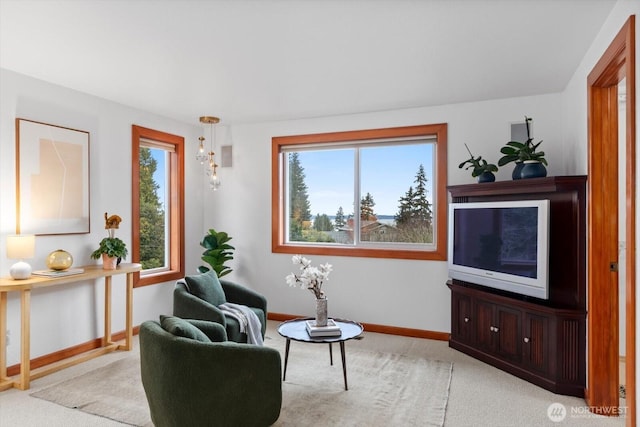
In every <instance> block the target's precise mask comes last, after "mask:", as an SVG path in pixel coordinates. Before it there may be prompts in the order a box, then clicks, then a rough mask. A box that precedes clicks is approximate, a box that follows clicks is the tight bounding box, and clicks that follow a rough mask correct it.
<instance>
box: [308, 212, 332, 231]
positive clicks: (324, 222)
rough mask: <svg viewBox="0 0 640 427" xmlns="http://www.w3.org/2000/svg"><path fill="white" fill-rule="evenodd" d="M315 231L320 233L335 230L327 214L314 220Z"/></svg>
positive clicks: (317, 216)
mask: <svg viewBox="0 0 640 427" xmlns="http://www.w3.org/2000/svg"><path fill="white" fill-rule="evenodd" d="M313 229H314V230H318V231H331V230H333V224H332V223H331V219H330V218H329V215H327V214H322V215H320V214H318V215H316V218H315V219H314V220H313Z"/></svg>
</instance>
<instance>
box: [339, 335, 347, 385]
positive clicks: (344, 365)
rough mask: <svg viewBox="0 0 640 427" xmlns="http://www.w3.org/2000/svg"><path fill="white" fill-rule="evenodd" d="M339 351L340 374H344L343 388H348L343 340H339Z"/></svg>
mask: <svg viewBox="0 0 640 427" xmlns="http://www.w3.org/2000/svg"><path fill="white" fill-rule="evenodd" d="M340 353H341V355H342V375H343V376H344V389H345V390H349V387H347V360H346V358H345V355H344V341H340Z"/></svg>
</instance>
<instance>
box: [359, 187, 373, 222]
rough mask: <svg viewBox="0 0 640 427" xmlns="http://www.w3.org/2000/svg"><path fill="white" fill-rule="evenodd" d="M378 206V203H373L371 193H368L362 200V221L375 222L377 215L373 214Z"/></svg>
mask: <svg viewBox="0 0 640 427" xmlns="http://www.w3.org/2000/svg"><path fill="white" fill-rule="evenodd" d="M375 205H376V202H374V201H373V196H372V195H371V193H367V195H366V196H364V197H363V198H362V199H361V200H360V219H361V220H363V221H375V220H376V215H375V213H374V212H373V207H374V206H375Z"/></svg>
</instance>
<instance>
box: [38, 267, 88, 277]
mask: <svg viewBox="0 0 640 427" xmlns="http://www.w3.org/2000/svg"><path fill="white" fill-rule="evenodd" d="M82 273H84V268H67V269H66V270H36V271H34V272H33V273H31V274H33V275H34V276H44V277H62V276H73V275H74V274H82Z"/></svg>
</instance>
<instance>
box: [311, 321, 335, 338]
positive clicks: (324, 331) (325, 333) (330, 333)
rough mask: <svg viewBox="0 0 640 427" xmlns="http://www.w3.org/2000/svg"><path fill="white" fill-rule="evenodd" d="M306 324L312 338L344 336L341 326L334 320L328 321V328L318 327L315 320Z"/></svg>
mask: <svg viewBox="0 0 640 427" xmlns="http://www.w3.org/2000/svg"><path fill="white" fill-rule="evenodd" d="M306 323H307V332H308V333H309V336H310V337H339V336H340V335H342V331H341V330H340V326H338V325H337V324H336V322H334V321H333V319H328V320H327V326H316V321H315V320H307V322H306Z"/></svg>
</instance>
